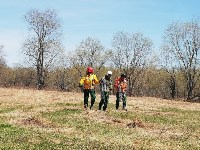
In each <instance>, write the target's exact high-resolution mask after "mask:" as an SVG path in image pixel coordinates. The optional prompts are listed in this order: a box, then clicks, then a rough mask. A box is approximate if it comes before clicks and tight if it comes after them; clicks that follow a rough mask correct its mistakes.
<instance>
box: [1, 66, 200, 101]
mask: <svg viewBox="0 0 200 150" xmlns="http://www.w3.org/2000/svg"><path fill="white" fill-rule="evenodd" d="M107 70H111V71H112V72H113V76H112V79H113V82H114V80H115V78H116V77H117V76H119V75H120V70H118V69H110V68H106V67H102V68H101V69H100V70H99V71H98V73H97V77H98V78H99V79H100V78H101V77H103V76H104V75H105V74H106V72H107ZM82 73H83V74H84V73H85V68H84V69H83V71H82ZM45 78H46V80H45V89H47V90H59V91H65V92H80V89H79V87H78V83H79V80H80V78H81V76H80V74H79V72H78V71H77V70H76V69H75V68H74V67H70V68H57V69H55V70H51V71H48V72H47V74H46V77H45ZM36 79H37V73H36V70H35V69H34V68H23V67H16V68H8V67H1V68H0V86H1V87H16V88H33V89H36V85H37V80H36ZM134 82H135V83H134V86H133V87H132V88H133V90H132V91H133V92H132V93H131V91H130V90H129V89H128V95H131V96H152V97H160V98H167V99H187V87H186V84H185V83H186V80H185V79H184V76H183V74H182V73H181V71H176V72H174V74H173V77H172V74H170V73H169V72H167V71H166V70H164V69H157V68H153V67H149V68H145V69H143V71H142V72H141V73H140V76H139V77H138V78H137V80H136V81H134ZM199 88H200V80H199V81H198V82H197V83H196V86H195V89H194V90H193V97H192V98H191V99H190V101H198V100H199V99H198V98H199V96H200V95H199V94H200V93H199ZM96 89H97V92H99V87H98V86H97V87H96ZM114 92H115V91H113V94H114Z"/></svg>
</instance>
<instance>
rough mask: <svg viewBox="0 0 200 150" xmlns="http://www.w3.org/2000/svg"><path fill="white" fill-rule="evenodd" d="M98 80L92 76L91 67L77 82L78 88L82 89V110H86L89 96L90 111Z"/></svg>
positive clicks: (92, 70)
mask: <svg viewBox="0 0 200 150" xmlns="http://www.w3.org/2000/svg"><path fill="white" fill-rule="evenodd" d="M98 83H99V80H98V79H97V76H96V75H95V74H94V69H93V68H92V67H88V68H87V70H86V76H84V77H82V78H81V80H80V82H79V87H80V88H81V89H83V93H84V108H85V109H87V108H88V99H89V95H90V96H91V105H90V109H92V107H93V105H94V102H95V99H96V94H95V84H98Z"/></svg>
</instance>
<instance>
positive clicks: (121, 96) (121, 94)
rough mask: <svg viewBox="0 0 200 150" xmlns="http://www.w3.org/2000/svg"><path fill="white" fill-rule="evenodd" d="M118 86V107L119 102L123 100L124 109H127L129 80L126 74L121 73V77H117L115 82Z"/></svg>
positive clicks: (117, 105) (117, 106)
mask: <svg viewBox="0 0 200 150" xmlns="http://www.w3.org/2000/svg"><path fill="white" fill-rule="evenodd" d="M114 86H115V88H116V91H117V92H116V98H117V99H116V109H118V108H119V102H120V101H122V103H123V104H122V106H123V107H122V109H123V110H126V111H127V108H126V90H127V80H126V75H125V74H121V76H120V77H117V78H116V80H115V84H114Z"/></svg>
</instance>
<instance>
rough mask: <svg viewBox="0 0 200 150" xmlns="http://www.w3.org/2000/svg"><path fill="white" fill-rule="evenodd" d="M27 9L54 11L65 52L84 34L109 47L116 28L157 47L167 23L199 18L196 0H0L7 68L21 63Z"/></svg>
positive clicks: (199, 4) (0, 33)
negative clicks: (60, 22)
mask: <svg viewBox="0 0 200 150" xmlns="http://www.w3.org/2000/svg"><path fill="white" fill-rule="evenodd" d="M30 9H39V10H46V9H54V10H55V11H56V12H57V14H58V16H59V18H60V20H61V21H62V30H63V35H64V39H63V44H64V46H65V50H66V51H71V50H74V49H75V48H76V47H77V46H78V45H79V44H80V42H81V41H82V40H84V39H86V38H87V37H93V38H96V39H98V40H99V41H100V42H101V43H102V44H103V45H104V46H105V48H111V47H112V39H113V35H114V34H115V33H116V32H118V31H124V32H128V33H136V32H141V33H143V34H144V36H146V37H148V38H150V39H151V40H152V41H153V43H154V49H155V50H158V49H159V46H160V44H161V42H162V35H163V33H164V31H165V30H166V28H167V27H168V25H169V24H171V23H173V22H174V21H190V20H192V19H197V18H199V17H200V0H0V45H4V52H5V54H6V57H5V58H6V61H7V64H8V65H9V66H11V67H12V66H14V65H15V64H17V63H21V64H22V63H23V61H22V55H21V54H20V48H21V45H22V43H23V42H24V40H25V39H26V36H27V32H28V26H27V23H26V22H25V21H24V20H23V17H24V16H25V14H26V13H27V12H28V11H29V10H30Z"/></svg>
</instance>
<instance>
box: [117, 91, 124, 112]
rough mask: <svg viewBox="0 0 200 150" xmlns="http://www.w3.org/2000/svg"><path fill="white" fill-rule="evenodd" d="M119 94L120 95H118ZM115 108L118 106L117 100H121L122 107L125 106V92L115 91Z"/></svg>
mask: <svg viewBox="0 0 200 150" xmlns="http://www.w3.org/2000/svg"><path fill="white" fill-rule="evenodd" d="M120 94H121V96H120ZM116 98H117V99H116V109H118V108H119V102H120V101H122V106H123V109H125V108H126V93H119V92H117V93H116Z"/></svg>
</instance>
